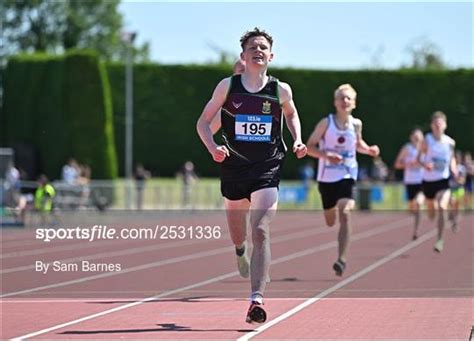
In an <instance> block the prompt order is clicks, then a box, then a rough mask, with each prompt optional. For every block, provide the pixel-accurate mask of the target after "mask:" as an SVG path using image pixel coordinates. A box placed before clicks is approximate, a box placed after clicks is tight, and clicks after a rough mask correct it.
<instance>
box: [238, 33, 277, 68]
mask: <svg viewBox="0 0 474 341" xmlns="http://www.w3.org/2000/svg"><path fill="white" fill-rule="evenodd" d="M240 57H241V58H242V60H244V61H245V64H246V65H247V66H250V65H258V66H267V65H268V63H269V62H271V60H272V59H273V53H272V51H271V47H270V43H269V42H268V40H267V39H266V38H265V37H262V36H257V37H252V38H250V39H249V40H248V41H247V43H246V44H245V50H244V51H243V52H242V53H241V54H240Z"/></svg>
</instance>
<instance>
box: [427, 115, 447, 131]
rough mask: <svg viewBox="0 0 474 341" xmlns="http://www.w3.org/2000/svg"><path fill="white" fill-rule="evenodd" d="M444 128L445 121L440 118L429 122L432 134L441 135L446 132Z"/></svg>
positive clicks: (445, 125)
mask: <svg viewBox="0 0 474 341" xmlns="http://www.w3.org/2000/svg"><path fill="white" fill-rule="evenodd" d="M446 127H447V124H446V121H445V120H443V119H442V118H435V119H434V120H432V121H431V129H432V130H433V133H439V134H442V133H444V131H445V130H446Z"/></svg>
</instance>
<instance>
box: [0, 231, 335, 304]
mask: <svg viewBox="0 0 474 341" xmlns="http://www.w3.org/2000/svg"><path fill="white" fill-rule="evenodd" d="M329 232H332V231H331V230H329V229H327V228H319V229H312V230H310V231H301V232H296V233H290V234H286V235H283V236H279V237H276V238H274V240H273V242H274V243H281V242H286V241H289V240H293V239H298V238H307V237H308V236H311V235H316V234H321V233H329ZM332 244H334V242H332V243H331V245H330V246H332ZM230 249H231V247H229V246H225V247H221V248H218V249H214V250H211V251H204V252H199V253H193V254H190V255H186V256H180V257H175V258H169V259H166V260H163V261H157V262H153V263H147V264H143V265H137V266H133V267H130V268H127V269H123V270H121V271H118V272H106V273H101V274H97V275H93V276H88V277H83V278H78V279H73V280H69V281H65V282H59V283H54V284H49V285H45V286H41V287H35V288H31V289H25V290H19V291H15V292H9V293H5V294H1V295H0V298H4V297H11V296H15V295H22V294H27V293H31V292H36V291H41V290H46V289H53V288H60V287H64V286H67V285H72V284H77V283H83V282H88V281H91V280H96V279H100V278H107V277H111V276H118V275H123V274H126V273H129V272H134V271H141V270H146V269H150V268H156V267H160V266H164V265H170V264H175V263H179V262H184V261H189V260H196V259H199V258H204V257H209V256H215V255H218V254H222V253H227V252H229V250H230ZM124 252H125V253H126V251H124ZM2 281H3V283H5V281H6V280H5V279H2Z"/></svg>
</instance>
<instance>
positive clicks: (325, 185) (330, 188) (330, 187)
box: [318, 179, 355, 210]
mask: <svg viewBox="0 0 474 341" xmlns="http://www.w3.org/2000/svg"><path fill="white" fill-rule="evenodd" d="M354 185H355V181H354V179H342V180H339V181H336V182H319V183H318V189H319V193H320V194H321V200H322V202H323V208H324V209H325V210H327V209H330V208H333V207H335V206H336V204H337V201H338V200H339V199H345V198H347V199H354Z"/></svg>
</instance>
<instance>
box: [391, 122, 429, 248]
mask: <svg viewBox="0 0 474 341" xmlns="http://www.w3.org/2000/svg"><path fill="white" fill-rule="evenodd" d="M422 142H423V132H422V131H421V130H420V129H419V128H415V129H413V130H412V131H411V133H410V142H408V143H406V144H405V145H404V146H403V147H402V149H401V150H400V152H399V153H398V156H397V158H396V160H395V168H396V169H403V183H404V184H405V190H406V193H407V197H408V207H409V209H410V212H411V213H413V216H414V218H415V219H414V220H415V221H414V226H413V237H412V239H413V240H416V239H417V238H418V226H419V225H420V207H421V205H422V203H423V199H424V196H423V190H422V187H421V184H422V182H423V167H422V165H421V164H420V163H419V162H418V154H419V153H420V148H421V144H422Z"/></svg>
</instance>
